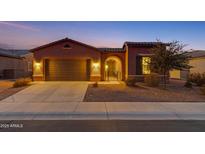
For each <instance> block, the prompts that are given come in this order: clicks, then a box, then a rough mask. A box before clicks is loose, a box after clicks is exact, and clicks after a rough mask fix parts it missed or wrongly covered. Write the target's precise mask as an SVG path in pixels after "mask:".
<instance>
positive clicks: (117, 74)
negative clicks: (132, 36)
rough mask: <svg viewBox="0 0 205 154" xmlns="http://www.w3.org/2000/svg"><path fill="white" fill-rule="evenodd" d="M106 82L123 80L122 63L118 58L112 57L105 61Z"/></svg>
mask: <svg viewBox="0 0 205 154" xmlns="http://www.w3.org/2000/svg"><path fill="white" fill-rule="evenodd" d="M105 80H107V81H116V80H122V62H121V59H120V58H119V57H117V56H110V57H108V58H107V59H106V60H105Z"/></svg>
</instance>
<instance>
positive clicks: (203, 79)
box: [188, 73, 205, 86]
mask: <svg viewBox="0 0 205 154" xmlns="http://www.w3.org/2000/svg"><path fill="white" fill-rule="evenodd" d="M188 80H189V81H190V82H193V83H195V84H196V85H197V86H202V85H203V84H205V73H202V74H200V73H192V74H190V75H189V78H188Z"/></svg>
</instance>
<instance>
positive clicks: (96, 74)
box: [33, 41, 101, 80]
mask: <svg viewBox="0 0 205 154" xmlns="http://www.w3.org/2000/svg"><path fill="white" fill-rule="evenodd" d="M66 44H69V45H70V46H71V48H70V49H64V48H63V47H64V45H66ZM45 59H83V60H87V59H90V60H91V66H90V67H91V68H90V70H91V74H90V77H91V80H94V79H95V80H96V79H97V78H98V80H100V78H101V67H100V66H101V63H100V60H101V53H100V51H98V50H97V49H94V48H90V47H87V46H84V45H80V44H78V43H75V42H72V41H62V42H59V43H57V44H54V45H51V46H48V47H46V48H42V49H39V50H36V51H34V63H33V77H34V80H35V78H37V79H38V80H40V78H41V80H44V79H45V70H44V69H45V68H44V61H45ZM36 62H37V63H39V64H40V65H39V64H38V65H36ZM94 63H95V64H96V63H97V64H98V65H97V66H98V67H97V68H94V65H93V64H94Z"/></svg>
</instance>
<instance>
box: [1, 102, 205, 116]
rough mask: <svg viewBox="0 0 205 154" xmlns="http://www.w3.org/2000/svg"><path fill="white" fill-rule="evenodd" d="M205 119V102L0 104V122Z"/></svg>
mask: <svg viewBox="0 0 205 154" xmlns="http://www.w3.org/2000/svg"><path fill="white" fill-rule="evenodd" d="M84 119H85V120H88V119H90V120H94V119H96V120H113V119H119V120H122V119H128V120H205V103H189V102H187V103H160V102H159V103H157V102H156V103H153V102H66V103H59V102H58V103H54V102H53V103H46V102H45V103H37V102H36V103H0V120H84Z"/></svg>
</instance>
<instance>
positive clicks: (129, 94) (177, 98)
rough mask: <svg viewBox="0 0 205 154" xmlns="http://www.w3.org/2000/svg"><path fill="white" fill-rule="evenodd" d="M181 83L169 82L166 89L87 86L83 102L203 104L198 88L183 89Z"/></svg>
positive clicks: (103, 85)
mask: <svg viewBox="0 0 205 154" xmlns="http://www.w3.org/2000/svg"><path fill="white" fill-rule="evenodd" d="M183 85H184V83H183V82H182V81H170V84H169V85H168V86H167V89H166V90H164V89H162V88H161V87H159V88H153V87H147V86H144V85H140V86H137V87H128V86H126V85H125V84H124V83H121V84H106V85H105V84H99V85H98V87H93V86H92V85H89V87H88V90H87V93H86V95H85V98H84V101H85V102H204V101H205V96H204V95H202V94H201V92H200V90H199V88H198V87H193V88H185V87H184V86H183Z"/></svg>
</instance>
